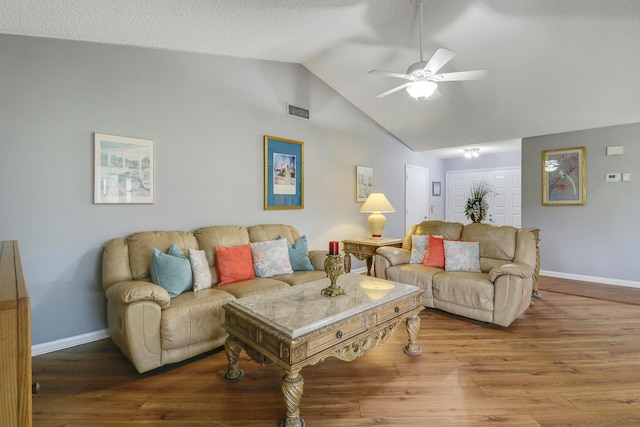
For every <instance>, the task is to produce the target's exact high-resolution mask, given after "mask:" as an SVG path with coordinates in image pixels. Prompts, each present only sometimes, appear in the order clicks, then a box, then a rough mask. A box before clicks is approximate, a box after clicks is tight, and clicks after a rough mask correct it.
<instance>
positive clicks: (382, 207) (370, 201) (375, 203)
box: [360, 193, 396, 212]
mask: <svg viewBox="0 0 640 427" xmlns="http://www.w3.org/2000/svg"><path fill="white" fill-rule="evenodd" d="M395 211H396V210H395V209H393V206H391V203H389V200H387V198H386V197H385V195H384V194H382V193H371V194H369V197H367V200H366V201H365V202H364V204H363V205H362V207H361V208H360V212H395Z"/></svg>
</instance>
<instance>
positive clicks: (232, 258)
mask: <svg viewBox="0 0 640 427" xmlns="http://www.w3.org/2000/svg"><path fill="white" fill-rule="evenodd" d="M215 249H216V261H217V268H218V286H224V285H228V284H230V283H234V282H240V281H241V280H250V279H253V278H255V277H256V275H255V272H254V271H253V262H252V261H251V245H250V244H246V245H241V246H231V247H227V248H225V247H222V246H216V247H215Z"/></svg>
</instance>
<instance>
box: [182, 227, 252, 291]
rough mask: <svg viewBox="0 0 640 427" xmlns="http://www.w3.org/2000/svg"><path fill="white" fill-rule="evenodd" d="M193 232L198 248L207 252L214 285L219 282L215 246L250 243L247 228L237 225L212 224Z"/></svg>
mask: <svg viewBox="0 0 640 427" xmlns="http://www.w3.org/2000/svg"><path fill="white" fill-rule="evenodd" d="M193 234H194V235H195V238H196V239H197V242H198V246H199V249H202V250H204V251H205V253H206V254H207V261H209V267H210V270H211V275H212V277H213V280H212V282H213V284H214V285H215V284H217V283H218V282H219V278H218V263H217V258H216V249H215V248H216V246H224V247H230V246H241V245H248V244H249V243H251V242H250V241H249V233H248V232H247V229H246V228H245V227H241V226H239V225H212V226H210V227H202V228H199V229H197V230H196V231H194V233H193Z"/></svg>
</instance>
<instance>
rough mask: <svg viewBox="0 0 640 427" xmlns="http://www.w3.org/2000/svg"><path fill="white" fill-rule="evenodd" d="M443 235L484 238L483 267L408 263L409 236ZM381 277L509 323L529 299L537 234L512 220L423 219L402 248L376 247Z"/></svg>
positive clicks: (437, 304) (427, 302)
mask: <svg viewBox="0 0 640 427" xmlns="http://www.w3.org/2000/svg"><path fill="white" fill-rule="evenodd" d="M413 234H417V235H428V234H431V235H441V236H443V237H444V238H445V239H447V240H457V239H460V240H463V241H470V242H480V243H479V247H480V269H481V272H480V273H467V272H447V271H445V270H444V269H441V268H436V267H428V266H425V265H422V264H410V259H411V244H412V243H411V242H412V238H411V236H412V235H413ZM377 254H378V256H376V257H375V258H376V260H375V263H376V264H375V271H376V274H377V275H378V277H381V278H385V279H388V280H393V281H396V282H401V283H407V284H411V285H416V286H419V287H420V288H421V289H423V290H424V293H423V294H422V303H423V304H424V306H425V307H431V308H436V309H440V310H442V311H446V312H448V313H453V314H456V315H460V316H464V317H468V318H471V319H475V320H479V321H482V322H488V323H494V324H496V325H500V326H509V325H510V324H511V323H512V322H513V321H514V320H515V319H516V318H517V317H518V316H520V315H521V314H522V313H523V312H524V311H525V310H526V309H527V307H529V305H530V303H531V292H532V287H533V281H534V272H535V270H536V238H535V236H534V234H533V233H532V232H530V231H527V230H522V229H517V228H514V227H510V226H500V227H497V226H493V225H489V224H468V225H463V224H461V223H458V222H444V221H424V222H421V223H420V224H416V225H414V226H413V227H411V229H409V231H408V232H407V235H406V236H405V238H404V241H403V242H402V248H390V247H382V248H378V250H377Z"/></svg>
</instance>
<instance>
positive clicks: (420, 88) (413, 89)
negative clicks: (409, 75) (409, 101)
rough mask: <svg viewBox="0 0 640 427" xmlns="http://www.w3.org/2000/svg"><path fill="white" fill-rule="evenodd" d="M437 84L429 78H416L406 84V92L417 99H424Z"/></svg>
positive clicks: (431, 93) (431, 92) (433, 90)
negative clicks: (414, 80)
mask: <svg viewBox="0 0 640 427" xmlns="http://www.w3.org/2000/svg"><path fill="white" fill-rule="evenodd" d="M437 87H438V85H437V84H435V83H434V82H431V81H429V80H418V81H417V82H414V83H412V84H410V85H409V86H407V92H408V93H409V95H411V96H412V97H413V98H415V99H417V100H418V101H424V100H425V99H427V98H428V97H430V96H431V95H433V92H435V90H436V89H437Z"/></svg>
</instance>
